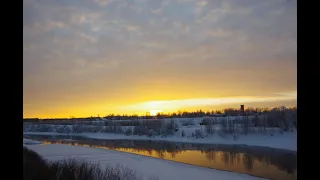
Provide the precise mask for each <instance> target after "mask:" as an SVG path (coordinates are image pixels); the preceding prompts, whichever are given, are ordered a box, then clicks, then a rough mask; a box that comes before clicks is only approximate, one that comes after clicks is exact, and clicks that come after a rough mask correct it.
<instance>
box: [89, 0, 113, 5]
mask: <svg viewBox="0 0 320 180" xmlns="http://www.w3.org/2000/svg"><path fill="white" fill-rule="evenodd" d="M92 1H93V2H95V3H97V4H99V5H101V6H106V5H108V4H110V3H112V2H113V0H92Z"/></svg>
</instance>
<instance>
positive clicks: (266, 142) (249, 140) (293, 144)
mask: <svg viewBox="0 0 320 180" xmlns="http://www.w3.org/2000/svg"><path fill="white" fill-rule="evenodd" d="M24 134H26V135H27V134H30V135H32V134H34V135H72V136H83V137H87V138H93V139H108V140H110V139H128V140H161V141H171V142H184V143H202V144H239V145H252V146H262V147H271V148H278V149H286V150H292V151H297V133H296V132H286V133H284V134H283V135H281V134H276V135H274V136H270V135H262V134H248V135H246V136H245V135H242V136H240V137H239V138H238V139H237V140H233V138H231V137H229V138H222V137H220V136H219V135H214V136H210V137H206V138H202V139H195V138H188V137H179V136H169V137H163V138H162V137H159V136H157V137H147V136H138V135H130V136H125V135H122V134H112V133H77V134H75V133H74V134H72V133H71V134H64V133H53V132H24Z"/></svg>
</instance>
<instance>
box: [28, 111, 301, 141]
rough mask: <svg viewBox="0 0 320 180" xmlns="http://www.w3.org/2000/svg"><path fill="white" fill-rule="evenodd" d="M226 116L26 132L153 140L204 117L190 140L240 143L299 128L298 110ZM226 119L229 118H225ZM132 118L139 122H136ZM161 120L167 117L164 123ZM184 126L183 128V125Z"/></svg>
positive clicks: (82, 123) (41, 126)
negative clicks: (248, 137)
mask: <svg viewBox="0 0 320 180" xmlns="http://www.w3.org/2000/svg"><path fill="white" fill-rule="evenodd" d="M223 112H224V113H223V114H221V113H220V112H219V113H218V112H210V113H205V112H202V111H201V110H200V111H196V112H178V113H172V114H167V115H165V116H164V115H163V116H162V115H161V114H158V116H156V117H153V118H158V119H141V118H144V117H138V116H127V117H128V118H129V120H123V119H126V118H123V117H121V118H120V119H122V120H119V119H114V118H118V117H119V116H110V117H112V118H111V119H114V120H111V119H110V117H108V118H109V119H104V120H101V118H99V119H96V121H94V120H93V119H92V118H91V119H90V120H88V119H86V120H74V121H71V120H59V121H58V120H57V121H53V120H50V121H49V120H46V121H37V122H34V121H35V120H33V122H24V131H25V132H58V133H67V134H68V133H83V132H90V133H115V134H124V135H127V136H129V135H140V136H141V135H146V136H149V137H155V136H162V137H165V136H171V135H173V134H174V133H175V132H176V131H178V130H179V128H181V127H183V126H194V125H195V126H198V127H199V121H198V120H199V118H197V121H196V122H195V120H194V117H198V116H200V115H203V116H204V117H203V119H202V121H201V122H200V125H201V126H200V127H201V128H202V127H203V129H204V131H203V133H205V134H202V135H200V134H199V132H194V133H193V135H192V134H185V135H186V136H187V137H190V136H191V137H197V138H199V137H203V136H205V135H213V134H215V133H217V134H218V135H220V136H222V137H226V136H228V135H232V136H233V139H234V140H236V139H237V138H238V137H239V135H240V134H244V135H247V134H250V133H263V134H268V135H271V136H273V135H274V134H275V133H276V132H280V133H283V132H290V131H293V130H295V129H296V127H297V126H296V125H297V109H296V108H286V107H278V108H273V109H253V108H248V109H246V110H245V112H244V114H241V112H240V110H238V109H231V108H229V109H225V110H224V111H223ZM240 114H241V115H240ZM222 115H225V117H223V116H222ZM132 117H136V118H137V119H135V120H132V119H131V118H132ZM159 117H166V119H161V118H159ZM171 117H176V118H179V117H190V118H188V119H180V120H177V119H173V118H171ZM179 123H180V124H179Z"/></svg>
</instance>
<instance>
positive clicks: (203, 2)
mask: <svg viewBox="0 0 320 180" xmlns="http://www.w3.org/2000/svg"><path fill="white" fill-rule="evenodd" d="M207 4H208V2H207V1H203V0H201V1H197V2H196V5H197V6H200V7H203V6H206V5H207Z"/></svg>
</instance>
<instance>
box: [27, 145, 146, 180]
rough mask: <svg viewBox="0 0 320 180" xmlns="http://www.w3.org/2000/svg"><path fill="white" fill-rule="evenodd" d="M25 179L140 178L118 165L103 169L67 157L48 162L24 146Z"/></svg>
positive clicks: (88, 179)
mask: <svg viewBox="0 0 320 180" xmlns="http://www.w3.org/2000/svg"><path fill="white" fill-rule="evenodd" d="M23 179H24V180H43V179H46V180H140V179H141V177H139V176H138V175H137V173H136V172H135V171H134V170H132V169H129V168H127V167H124V166H121V165H116V166H107V167H106V168H104V169H102V168H101V167H100V166H99V164H93V163H88V162H86V161H83V160H75V159H67V160H62V161H53V162H46V161H45V160H43V159H42V158H41V157H40V156H39V155H38V154H37V153H35V152H33V151H31V150H29V149H27V148H26V147H23Z"/></svg>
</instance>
